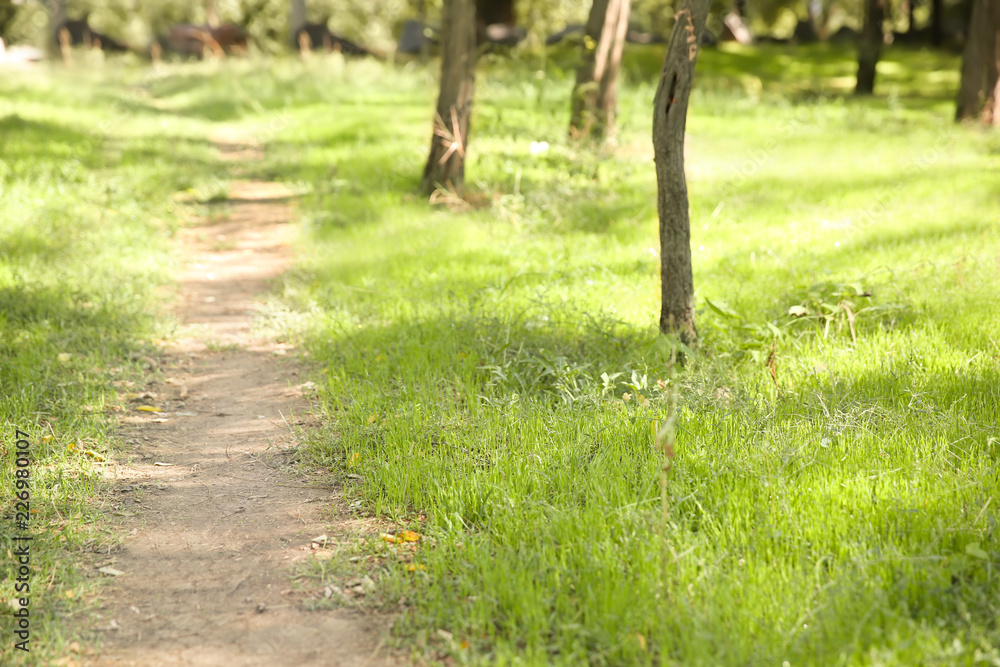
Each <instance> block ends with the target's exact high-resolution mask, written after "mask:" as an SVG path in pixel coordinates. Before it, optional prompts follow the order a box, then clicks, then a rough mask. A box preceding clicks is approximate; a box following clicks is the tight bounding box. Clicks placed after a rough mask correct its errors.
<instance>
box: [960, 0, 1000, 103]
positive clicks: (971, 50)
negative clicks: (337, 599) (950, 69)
mask: <svg viewBox="0 0 1000 667" xmlns="http://www.w3.org/2000/svg"><path fill="white" fill-rule="evenodd" d="M990 4H991V1H990V0H973V3H972V14H971V16H970V18H969V30H968V33H969V34H968V37H967V38H966V40H965V50H964V51H963V52H962V76H961V81H960V83H959V87H958V102H957V104H956V107H955V120H958V121H963V120H969V119H972V118H976V117H978V116H979V113H980V109H981V108H982V107H983V101H984V97H985V95H983V92H984V90H986V81H987V62H988V61H990V60H994V53H995V50H996V44H995V42H996V31H995V30H994V29H993V26H992V25H991V24H992V22H991V21H990V14H991V11H990Z"/></svg>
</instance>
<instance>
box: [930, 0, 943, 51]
mask: <svg viewBox="0 0 1000 667" xmlns="http://www.w3.org/2000/svg"><path fill="white" fill-rule="evenodd" d="M931 44H933V45H934V46H941V45H942V44H944V0H931Z"/></svg>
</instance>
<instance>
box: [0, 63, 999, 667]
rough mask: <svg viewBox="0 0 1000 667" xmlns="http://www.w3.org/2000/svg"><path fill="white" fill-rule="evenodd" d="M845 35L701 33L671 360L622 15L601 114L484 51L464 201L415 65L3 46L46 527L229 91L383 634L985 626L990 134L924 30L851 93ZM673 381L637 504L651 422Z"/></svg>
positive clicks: (648, 81) (80, 493)
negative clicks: (131, 61) (277, 184)
mask: <svg viewBox="0 0 1000 667" xmlns="http://www.w3.org/2000/svg"><path fill="white" fill-rule="evenodd" d="M851 56H852V54H851V53H849V52H846V51H838V50H834V49H825V48H817V49H815V50H807V51H799V52H796V51H791V50H765V51H758V50H746V51H738V50H728V51H706V52H704V53H703V55H702V58H701V60H700V62H699V80H698V82H697V84H696V86H697V89H696V91H695V94H694V96H693V98H692V104H691V116H690V119H689V123H688V146H687V152H688V160H689V161H688V174H689V179H688V182H689V187H690V191H691V201H692V245H693V252H694V270H695V285H696V289H697V297H698V318H699V320H698V326H699V330H700V333H701V335H702V342H701V349H700V354H699V357H698V359H697V360H696V362H695V363H693V364H689V365H688V367H687V368H686V369H685V371H684V372H683V374H682V375H681V376H680V377H678V378H677V379H676V380H674V379H673V378H672V377H671V376H670V373H669V372H668V367H667V366H668V361H669V352H668V346H667V345H665V344H664V341H662V340H661V338H660V337H659V336H658V335H657V332H656V329H655V322H656V316H657V313H658V304H657V290H658V274H657V271H658V259H657V257H656V253H657V246H658V242H657V237H656V210H655V177H654V173H653V169H652V149H651V146H650V141H649V126H650V118H649V114H650V107H651V101H652V96H653V91H654V85H655V75H656V71H657V68H658V65H659V62H658V60H659V57H660V53H659V52H657V51H655V50H652V49H650V50H648V51H647V50H636V51H635V52H634V53H631V54H630V55H629V60H628V62H627V63H626V72H625V84H624V86H623V90H622V99H621V118H620V124H621V133H620V137H619V142H618V144H619V145H618V146H617V148H615V149H614V150H610V149H607V148H595V147H591V146H586V145H580V144H576V143H574V142H571V141H569V140H568V139H567V138H566V131H565V125H566V122H567V106H568V105H567V101H568V96H569V88H570V84H571V81H570V79H569V78H568V77H567V74H566V72H567V71H568V68H567V67H566V65H567V61H566V60H565V59H563V58H561V57H560V56H559V55H558V54H557V55H554V56H552V57H551V58H549V59H548V60H547V61H546V62H545V63H544V65H543V64H542V63H541V61H531V62H525V63H521V64H519V65H516V66H511V65H509V64H506V63H505V62H503V61H501V60H499V59H496V60H494V59H492V58H491V59H489V60H488V61H486V62H484V63H483V65H482V67H481V72H480V76H479V79H478V82H477V84H478V93H477V107H476V111H475V115H474V118H473V136H472V143H471V146H470V164H469V166H468V171H467V173H468V177H469V179H470V186H471V189H472V190H473V191H474V193H475V195H474V197H473V201H474V204H475V206H474V207H472V208H471V209H470V210H466V211H456V210H447V209H432V208H430V207H428V205H427V203H426V201H424V200H423V199H422V198H419V197H417V196H416V195H415V194H414V192H415V190H416V186H417V184H418V182H419V176H420V173H421V169H422V166H423V160H424V158H425V157H426V149H427V144H428V140H429V114H430V109H431V108H432V105H433V100H434V76H433V72H432V71H427V70H425V69H423V68H421V67H419V66H413V65H411V66H407V67H401V68H396V69H390V68H386V67H384V66H382V65H379V64H376V63H370V62H358V63H347V64H346V65H345V64H344V63H342V62H341V61H339V60H337V59H332V60H325V61H319V60H318V61H316V62H314V63H312V64H311V65H309V66H303V65H302V64H300V63H295V62H278V63H274V64H261V63H234V64H227V65H225V66H217V67H212V66H201V67H194V66H177V67H174V68H171V69H169V70H167V71H165V72H164V73H162V74H161V75H159V76H156V77H153V78H150V77H149V76H148V75H146V74H144V72H142V71H140V70H132V69H128V68H126V69H122V70H120V71H102V70H97V71H94V72H90V73H87V74H86V76H80V75H79V73H77V75H76V76H74V77H73V78H72V79H71V78H70V77H69V76H66V75H64V74H59V73H56V74H48V73H47V74H46V75H45V76H42V77H31V78H29V77H23V78H20V79H13V80H11V81H6V80H5V81H4V82H3V83H0V99H2V100H3V101H0V127H2V128H3V138H4V146H3V154H2V156H0V157H2V159H3V162H2V163H0V169H2V172H0V175H2V181H0V183H2V184H3V185H2V187H3V188H4V191H3V199H4V202H5V204H6V202H8V201H12V202H15V204H14V205H13V206H5V207H4V210H3V212H2V213H0V216H2V217H0V271H2V273H0V295H2V298H3V299H4V301H5V306H4V308H3V309H2V310H0V335H2V338H0V345H2V349H3V350H4V353H3V355H0V373H2V375H0V380H2V382H3V389H4V391H3V397H2V403H0V415H2V416H3V421H4V422H5V424H6V428H7V430H11V429H12V427H13V426H14V425H18V426H20V427H21V428H25V427H27V428H28V429H30V430H32V431H33V432H35V433H41V432H42V430H43V426H44V424H46V423H51V424H53V432H54V434H55V436H56V437H55V438H53V439H52V440H51V441H49V443H48V444H47V445H46V446H45V447H46V449H45V450H44V452H43V454H44V457H40V459H39V461H38V462H37V463H36V466H37V472H38V475H39V479H38V483H39V488H38V490H37V491H36V493H37V494H38V495H37V496H36V498H37V499H38V501H37V502H38V506H39V509H40V510H41V512H40V515H39V517H38V519H37V521H38V522H39V524H40V525H45V526H47V527H46V533H47V535H48V536H47V537H46V540H47V541H46V542H45V544H46V545H47V546H45V547H44V549H47V551H45V553H46V554H51V555H50V556H48V557H49V558H51V559H53V560H52V562H54V559H55V558H57V557H60V555H59V554H60V551H59V550H60V549H70V550H73V549H77V548H80V545H81V544H82V543H83V542H84V540H85V539H89V534H88V532H87V531H88V530H95V529H96V528H94V527H97V526H99V525H100V519H99V518H96V517H93V514H94V513H95V512H96V511H98V507H99V505H96V504H95V496H98V497H99V489H100V481H99V480H100V467H99V466H98V465H97V463H98V462H96V461H94V460H93V459H92V458H88V457H87V456H80V455H75V454H73V452H69V451H68V450H67V446H68V444H69V443H70V442H75V441H77V440H79V439H84V441H85V442H87V443H88V444H87V446H88V448H90V449H92V450H94V451H96V452H102V453H106V455H107V456H113V451H114V449H115V443H114V439H113V436H111V435H109V432H108V430H107V429H108V426H109V424H110V423H111V421H112V419H113V415H104V414H102V409H103V408H104V407H106V406H107V405H110V404H113V402H114V401H115V400H116V398H115V389H114V387H113V385H112V381H113V380H115V379H116V378H118V377H122V378H123V379H127V378H126V376H127V375H128V373H129V372H135V371H134V370H133V371H130V370H129V363H128V362H126V361H124V360H126V359H128V358H129V354H130V353H132V352H139V353H141V354H149V353H150V348H151V342H150V341H154V340H156V338H157V337H158V336H162V335H164V333H165V332H166V331H167V330H168V328H169V326H168V323H163V322H158V321H156V320H154V319H151V318H150V316H149V313H150V312H151V305H152V304H153V303H154V301H153V291H152V290H153V287H154V286H155V285H157V284H160V283H162V282H163V281H164V275H165V274H164V270H165V269H166V268H167V267H168V266H169V262H170V258H169V249H168V245H167V241H168V238H169V235H170V231H171V229H172V227H173V226H174V225H176V224H177V223H178V219H179V216H180V215H181V213H182V212H183V211H181V210H174V206H175V204H174V203H173V202H174V201H175V200H174V198H172V197H171V195H172V193H174V192H176V191H184V190H191V191H192V194H193V197H189V198H193V199H194V201H195V203H194V204H185V205H184V206H186V207H191V206H194V207H197V206H198V204H197V202H198V201H210V200H212V199H213V198H215V197H217V196H219V193H221V192H224V186H225V183H226V182H227V180H228V179H229V178H231V177H233V176H234V175H235V174H233V173H231V172H226V171H225V170H220V167H219V165H218V164H217V163H216V162H215V158H214V156H213V155H212V150H211V143H210V140H209V138H208V137H209V136H210V133H211V131H212V130H213V128H215V127H218V126H220V125H222V124H236V125H240V126H243V127H244V128H246V129H247V130H248V131H250V132H252V133H253V134H254V135H255V136H256V137H257V138H258V139H259V140H260V141H262V142H264V143H266V144H267V151H266V159H265V160H264V161H262V162H261V163H259V164H253V165H245V166H244V167H243V169H244V175H247V176H255V177H260V178H268V179H274V180H280V181H284V182H286V183H288V184H290V185H292V186H293V187H294V189H295V190H296V191H297V192H299V193H301V196H300V200H299V204H298V207H299V209H298V210H299V213H300V214H301V221H302V226H303V236H302V244H301V249H302V252H303V258H302V260H301V262H300V263H299V265H298V267H297V268H296V270H295V271H294V272H293V273H292V274H291V275H289V276H288V278H287V280H286V282H285V285H284V288H283V291H282V292H281V293H280V294H275V296H274V298H273V301H272V304H271V305H272V308H271V309H270V312H271V316H270V318H269V320H268V321H267V322H266V323H265V324H266V326H268V327H270V328H271V329H272V330H273V331H275V332H277V333H278V334H279V335H281V336H283V337H286V338H288V339H289V340H292V341H295V342H298V343H299V344H300V345H301V346H302V348H303V349H304V350H305V351H307V352H308V354H309V359H310V360H311V362H312V364H313V367H314V369H315V378H314V379H315V381H316V382H317V384H318V385H319V388H320V392H319V403H318V408H317V409H318V410H319V411H320V413H321V415H322V416H323V420H322V421H323V424H324V426H323V427H322V428H321V429H318V430H315V431H312V432H309V433H307V434H306V437H307V438H308V440H309V442H310V445H309V451H310V454H311V461H312V463H313V464H314V465H319V466H323V467H326V468H330V469H333V470H336V471H337V472H338V473H339V474H341V475H343V476H344V480H345V485H346V494H347V496H348V500H349V501H351V502H352V505H353V506H354V507H356V508H357V511H359V512H362V513H365V514H374V515H378V516H380V517H383V518H385V519H388V520H390V521H392V522H394V523H396V524H397V525H398V526H399V527H405V528H411V529H414V530H417V531H418V532H420V533H421V534H422V535H423V540H422V541H421V543H420V547H419V548H418V549H417V550H416V551H415V552H412V553H411V552H410V551H409V550H408V549H403V548H402V547H395V546H389V545H386V544H381V545H378V544H372V543H371V542H369V543H368V544H367V545H364V546H352V547H349V548H348V547H345V549H344V556H345V563H343V564H341V567H342V569H347V568H349V567H362V566H364V567H367V568H368V569H369V571H370V572H372V573H373V575H374V576H375V578H376V579H377V584H378V589H379V591H380V595H379V596H378V600H379V604H380V605H381V606H383V607H384V608H385V609H402V610H403V612H402V614H401V616H400V617H399V620H398V621H397V622H396V625H395V629H394V637H395V638H396V641H397V642H398V645H399V646H400V647H402V648H403V650H405V651H408V652H412V654H413V655H414V656H416V657H417V658H418V659H420V660H427V661H435V660H442V659H445V658H446V657H449V656H450V658H451V659H453V660H455V661H457V662H459V663H466V662H467V663H482V662H487V663H495V664H566V665H575V664H581V663H590V664H595V665H603V664H607V665H620V664H638V665H643V664H676V665H746V664H785V663H787V664H789V665H831V664H836V665H918V664H926V665H931V664H968V665H979V664H982V665H988V664H996V663H997V662H1000V627H998V620H997V619H998V618H1000V579H998V577H1000V572H998V571H997V566H998V565H1000V540H998V538H1000V527H998V523H997V512H996V509H997V503H998V502H1000V472H998V470H1000V468H998V457H1000V427H998V422H1000V408H998V401H1000V333H998V332H1000V309H998V308H997V307H996V305H995V295H996V291H997V286H998V284H1000V238H998V233H1000V227H998V222H1000V185H998V181H997V179H996V174H997V173H998V167H1000V136H998V135H996V134H986V133H983V132H981V131H980V130H978V129H976V128H966V127H956V126H954V125H953V124H952V122H951V116H952V105H951V96H952V91H953V90H954V87H955V85H956V84H957V74H956V73H957V62H956V61H955V59H954V58H950V57H945V56H938V55H931V54H927V53H921V52H910V51H902V50H890V51H889V52H888V54H887V57H886V61H885V62H884V63H883V65H882V66H881V67H882V69H881V70H880V76H881V78H880V82H879V84H878V87H877V92H878V93H879V96H877V97H875V98H873V99H870V100H856V99H852V98H850V97H845V96H844V93H845V91H847V90H849V87H850V77H851V75H852V72H853V68H854V65H853V63H852V61H851ZM542 66H544V68H545V69H544V70H540V69H539V68H540V67H542ZM109 67H111V66H109ZM122 80H124V81H125V82H126V83H125V84H121V83H118V82H119V81H122ZM80 90H86V91H88V93H87V96H86V97H85V101H84V102H83V103H82V104H80V103H76V102H75V100H76V99H78V97H79V91H80ZM60 96H63V97H60ZM71 99H72V100H74V103H73V104H74V108H73V109H72V111H69V110H67V106H68V104H69V100H71ZM95 127H96V128H103V129H101V130H100V131H99V136H101V137H102V138H101V141H97V142H94V141H89V142H88V139H92V138H93V137H94V136H95V132H96V130H95ZM532 141H547V142H549V144H550V148H549V150H548V151H547V152H542V153H538V154H533V153H532V152H531V149H530V146H531V142H532ZM176 206H178V207H180V206H181V205H180V204H176ZM7 304H9V305H7ZM790 313H795V314H794V315H793V314H790ZM140 341H146V342H145V343H142V342H140ZM772 351H773V356H772ZM64 352H65V353H67V354H69V355H70V356H68V357H60V356H59V355H60V354H61V353H64ZM133 356H135V355H133ZM769 359H773V361H774V363H773V364H769V363H768V361H769ZM132 363H133V366H134V365H135V364H136V363H139V362H132ZM118 367H121V369H122V370H121V371H120V373H121V375H115V374H112V372H111V370H109V369H111V368H118ZM92 369H103V370H104V371H106V372H104V373H102V372H91V371H92ZM674 383H675V384H674ZM672 385H673V386H676V387H677V388H678V392H679V396H680V401H679V403H680V408H679V422H678V431H677V443H676V451H677V456H676V458H675V460H674V467H673V471H672V473H671V478H670V483H669V488H668V496H669V497H668V500H669V502H668V514H667V519H666V524H665V525H664V523H663V514H662V512H661V505H660V488H659V470H660V468H661V466H662V458H661V455H660V453H659V451H658V450H657V449H656V448H655V447H654V441H653V432H654V427H655V424H656V423H657V422H658V421H662V419H663V418H664V416H665V413H666V402H667V396H668V394H669V393H670V390H669V387H670V386H672ZM8 387H16V388H17V389H16V391H14V390H10V389H8ZM95 407H96V408H98V409H94V408H95ZM9 441H10V440H8V439H7V436H6V434H5V440H4V442H5V444H6V443H8V442H9ZM8 472H9V471H8V470H7V469H6V468H5V473H4V474H5V475H7V474H8ZM43 475H49V476H50V477H43ZM58 475H62V476H63V478H66V479H68V478H72V479H73V480H74V481H73V482H72V483H68V482H60V483H59V484H58V485H57V483H56V479H57V476H58ZM0 481H2V483H3V484H4V486H5V488H8V487H9V477H4V478H3V479H2V480H0ZM60 494H62V495H60ZM46 503H47V504H46ZM5 508H6V506H5ZM69 517H77V518H76V519H70V518H69ZM88 517H89V518H88ZM88 521H89V522H90V523H88ZM63 525H66V526H67V533H69V534H72V535H73V537H72V538H67V542H68V546H67V545H61V544H60V543H59V541H58V537H57V535H58V533H57V532H56V531H55V527H57V526H63ZM4 529H5V530H6V529H7V526H6V525H5V528H4ZM661 536H665V537H666V539H667V540H668V545H667V548H666V553H667V554H668V557H667V559H666V562H664V560H663V558H662V557H661V554H662V553H663V552H664V549H663V548H661V547H662V546H663V545H662V541H661ZM376 542H377V541H376ZM397 550H398V552H399V554H397V553H396V551H397ZM74 553H75V552H74ZM348 555H360V556H362V559H361V561H360V562H361V563H362V564H363V565H357V564H355V565H348V564H347V563H346V557H347V556H348ZM402 556H405V558H404V557H402ZM61 562H67V561H66V560H65V559H64V560H62V561H61ZM68 562H72V557H71V558H70V560H69V561H68ZM40 571H42V572H45V573H50V572H56V573H58V578H53V579H52V581H53V582H58V583H53V584H52V585H51V586H50V591H48V592H47V593H46V596H51V597H46V598H42V599H40V600H39V606H40V607H41V608H43V609H44V610H45V613H47V614H49V615H50V617H54V618H53V620H52V623H53V625H52V626H51V627H53V628H54V627H57V626H56V624H57V623H58V618H57V616H58V614H60V613H62V610H63V608H64V607H63V606H61V605H69V604H70V603H69V602H65V601H64V599H65V598H67V597H68V596H67V595H66V593H65V591H66V590H71V589H72V587H73V586H77V585H82V584H80V583H79V582H80V581H81V579H80V578H79V577H77V578H74V575H73V574H72V573H70V572H67V571H64V570H62V569H59V568H56V567H55V566H54V565H47V564H45V563H43V564H42V565H41V566H40ZM55 576H56V575H53V577H55ZM8 585H9V581H8V582H4V584H3V586H8ZM3 593H4V596H5V597H7V596H9V591H6V590H4V591H3ZM60 596H61V597H60ZM56 599H59V600H61V601H60V602H58V603H57V602H55V600H56ZM65 608H66V609H70V608H71V607H69V606H67V607H65ZM52 632H56V631H55V630H52Z"/></svg>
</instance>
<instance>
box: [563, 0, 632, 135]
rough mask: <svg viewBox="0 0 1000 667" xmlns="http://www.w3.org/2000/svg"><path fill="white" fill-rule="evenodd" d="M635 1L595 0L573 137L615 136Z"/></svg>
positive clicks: (579, 80)
mask: <svg viewBox="0 0 1000 667" xmlns="http://www.w3.org/2000/svg"><path fill="white" fill-rule="evenodd" d="M630 8H631V0H594V2H593V4H592V5H591V7H590V16H589V17H588V19H587V32H586V37H585V38H584V40H583V46H582V47H581V48H582V55H581V62H580V66H579V67H578V68H577V70H576V85H574V86H573V110H572V114H571V116H570V121H569V128H570V134H571V135H573V136H575V137H597V138H603V137H608V136H611V135H613V134H614V128H615V113H616V111H617V108H618V71H619V70H620V69H621V61H622V51H623V49H624V48H625V35H626V34H627V33H628V16H629V10H630Z"/></svg>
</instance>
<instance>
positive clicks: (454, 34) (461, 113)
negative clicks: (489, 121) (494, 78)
mask: <svg viewBox="0 0 1000 667" xmlns="http://www.w3.org/2000/svg"><path fill="white" fill-rule="evenodd" d="M475 70H476V3H475V0H445V3H444V13H443V16H442V44H441V92H440V94H439V95H438V103H437V113H436V114H435V118H434V134H433V136H432V137H431V152H430V155H428V156H427V165H426V166H425V167H424V178H423V182H422V183H421V186H420V187H421V190H422V191H423V192H425V193H427V194H432V193H433V192H434V191H435V190H437V189H438V188H441V187H443V188H445V189H448V190H451V191H452V192H454V193H455V194H457V195H461V194H462V190H463V187H464V185H465V158H466V150H467V148H468V141H469V116H470V115H471V113H472V96H473V91H474V90H475V83H476V81H475Z"/></svg>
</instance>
